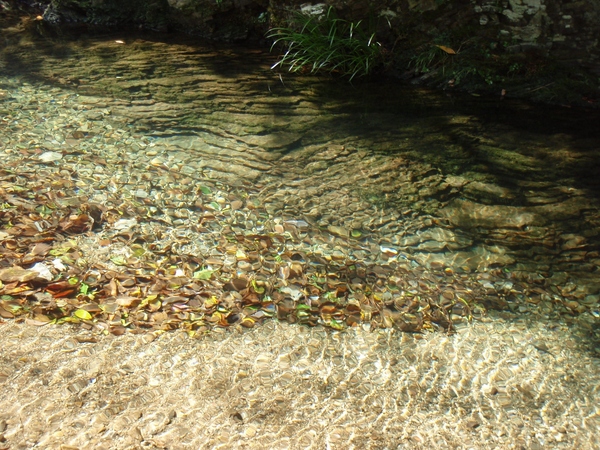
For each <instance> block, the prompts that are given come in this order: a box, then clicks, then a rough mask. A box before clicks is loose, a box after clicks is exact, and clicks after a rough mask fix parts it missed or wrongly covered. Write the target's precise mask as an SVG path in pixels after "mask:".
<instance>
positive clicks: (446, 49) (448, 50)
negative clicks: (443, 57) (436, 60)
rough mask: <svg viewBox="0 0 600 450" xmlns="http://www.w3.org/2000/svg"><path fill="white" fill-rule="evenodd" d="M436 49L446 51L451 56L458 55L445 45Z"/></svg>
mask: <svg viewBox="0 0 600 450" xmlns="http://www.w3.org/2000/svg"><path fill="white" fill-rule="evenodd" d="M436 47H437V48H439V49H440V50H443V51H445V52H446V53H448V54H449V55H456V52H455V51H454V50H453V49H451V48H450V47H446V46H445V45H436Z"/></svg>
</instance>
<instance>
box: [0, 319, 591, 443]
mask: <svg viewBox="0 0 600 450" xmlns="http://www.w3.org/2000/svg"><path fill="white" fill-rule="evenodd" d="M0 348H1V352H0V448H1V449H25V448H49V449H54V448H56V449H75V448H80V449H87V448H93V449H137V448H142V449H162V448H168V449H180V448H181V449H187V448H197V449H204V448H207V449H208V448H210V449H213V448H222V449H229V448H243V449H262V448H265V449H267V448H268V449H300V448H302V449H351V448H355V449H409V448H410V449H413V448H414V449H421V448H422V449H427V448H459V449H462V448H464V449H467V448H482V449H483V448H490V449H491V448H494V449H497V448H502V449H504V448H517V449H520V448H527V449H535V448H539V449H543V448H568V449H572V448H578V449H592V448H600V447H599V446H598V444H597V443H594V442H597V440H596V439H597V437H598V433H599V431H600V403H599V401H598V400H599V398H600V395H599V391H600V383H599V381H600V371H599V370H598V368H599V367H600V360H599V359H598V358H594V357H593V356H592V355H591V353H589V351H587V350H585V349H584V348H583V347H582V345H581V344H579V343H578V342H577V338H576V337H574V336H573V334H571V332H570V330H569V329H568V328H567V327H566V326H563V325H559V324H554V326H551V325H548V324H543V323H539V322H538V323H533V324H527V323H525V322H523V321H516V322H507V321H504V320H502V319H493V320H492V319H489V318H488V319H487V321H486V322H477V323H473V324H470V325H463V326H461V327H460V328H459V329H458V332H457V333H456V334H454V335H450V336H448V335H445V334H441V333H432V334H425V335H410V334H403V333H400V332H397V331H394V330H377V331H374V332H369V331H365V330H363V329H352V330H349V331H346V332H342V333H340V332H332V331H328V330H324V329H322V328H318V327H317V328H306V327H303V326H298V325H290V324H287V323H279V322H276V321H270V322H267V323H266V324H265V325H264V326H261V327H258V328H256V329H252V330H249V331H243V332H239V331H236V330H220V331H219V330H217V331H215V332H213V333H211V334H210V335H208V336H205V337H202V338H200V339H191V338H188V337H187V335H185V334H184V333H182V332H173V333H165V334H162V335H160V336H156V335H152V334H139V335H133V334H127V335H124V336H120V337H115V336H98V335H94V334H91V333H90V332H88V331H85V330H82V329H80V328H70V327H66V326H63V327H55V326H44V327H34V326H30V325H27V324H17V323H14V322H4V323H0Z"/></svg>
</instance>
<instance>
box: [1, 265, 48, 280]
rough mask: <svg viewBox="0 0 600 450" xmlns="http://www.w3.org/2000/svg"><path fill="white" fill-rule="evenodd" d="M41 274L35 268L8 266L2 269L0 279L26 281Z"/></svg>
mask: <svg viewBox="0 0 600 450" xmlns="http://www.w3.org/2000/svg"><path fill="white" fill-rule="evenodd" d="M38 275H39V273H38V272H36V271H35V270H27V269H23V268H21V267H18V266H13V267H7V268H6V269H0V281H4V282H6V283H10V282H13V281H18V282H20V283H24V282H26V281H30V280H33V279H34V278H36V277H37V276H38Z"/></svg>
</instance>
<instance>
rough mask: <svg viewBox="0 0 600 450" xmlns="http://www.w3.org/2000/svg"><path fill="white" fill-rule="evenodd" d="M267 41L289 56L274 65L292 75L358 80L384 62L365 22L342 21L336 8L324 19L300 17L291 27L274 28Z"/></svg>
mask: <svg viewBox="0 0 600 450" xmlns="http://www.w3.org/2000/svg"><path fill="white" fill-rule="evenodd" d="M267 37H269V38H270V39H274V42H273V46H272V47H271V49H273V48H274V47H276V46H278V45H281V46H283V48H284V51H285V53H283V55H282V56H281V58H280V59H279V61H278V62H277V63H276V64H274V65H273V67H272V68H273V69H274V68H276V67H287V68H288V70H289V71H290V72H301V73H306V72H310V73H316V72H328V73H338V74H341V75H343V76H349V77H350V80H352V79H353V78H355V77H361V76H365V75H368V74H369V73H371V72H372V71H373V69H374V68H375V67H376V66H377V64H378V63H379V62H380V59H381V54H382V53H381V46H380V44H379V43H378V42H377V41H375V33H369V32H368V31H365V29H364V27H363V26H362V23H361V21H359V22H349V21H347V20H343V19H339V18H338V17H337V16H336V15H335V12H334V11H333V8H331V7H330V8H329V10H328V11H327V14H326V15H325V16H324V17H321V18H319V17H316V16H312V15H306V14H301V13H298V14H296V16H295V19H294V20H293V23H292V24H290V26H289V27H282V28H273V29H271V30H269V32H268V34H267Z"/></svg>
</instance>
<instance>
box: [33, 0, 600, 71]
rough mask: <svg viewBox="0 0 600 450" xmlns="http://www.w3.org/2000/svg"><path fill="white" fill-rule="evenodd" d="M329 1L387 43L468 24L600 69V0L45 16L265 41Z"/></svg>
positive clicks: (56, 0)
mask: <svg viewBox="0 0 600 450" xmlns="http://www.w3.org/2000/svg"><path fill="white" fill-rule="evenodd" d="M329 6H333V7H334V8H335V9H336V11H337V13H338V15H340V17H343V18H346V19H348V20H356V21H358V20H365V18H367V17H369V16H370V17H371V18H374V19H376V20H375V22H376V23H377V24H378V25H377V33H378V38H379V39H380V40H381V41H382V42H394V43H398V42H400V44H401V43H402V42H403V40H404V39H405V37H404V38H403V37H402V36H404V35H403V33H405V34H412V35H414V34H415V33H420V34H422V35H423V36H425V37H426V38H427V40H428V41H429V42H430V41H432V40H434V39H435V38H436V36H437V37H439V36H441V35H443V34H444V33H447V32H448V30H456V29H459V28H465V27H467V28H469V29H470V30H471V32H470V33H471V34H473V32H474V33H475V34H474V36H477V37H479V38H483V39H485V40H487V41H489V43H490V45H492V46H494V45H498V44H499V43H500V44H501V45H502V47H503V48H505V50H506V51H507V52H509V53H511V54H528V53H531V52H536V53H539V54H542V55H548V56H550V57H552V58H554V59H557V60H559V61H562V62H566V63H569V64H572V65H575V66H581V67H584V68H586V69H591V70H592V71H594V72H596V73H600V48H599V45H598V40H597V36H598V35H600V4H599V3H598V2H596V1H593V0H587V1H579V2H575V1H568V0H504V1H502V2H489V1H488V0H473V1H466V0H461V1H454V2H447V1H433V0H410V1H408V2H396V1H391V0H383V1H380V2H377V4H376V5H375V6H373V5H371V4H369V2H367V1H365V0H327V1H323V2H313V3H310V4H308V3H307V2H305V1H304V0H286V1H284V2H276V1H272V0H271V1H269V0H155V1H152V2H147V1H143V0H100V1H91V0H52V1H51V2H50V5H49V7H48V8H47V10H46V12H45V14H44V18H45V20H46V21H48V22H50V23H55V24H65V23H87V24H94V25H100V26H126V25H130V24H134V25H136V26H139V27H142V28H147V29H152V30H160V31H167V30H177V31H183V32H185V33H189V34H194V35H198V36H201V37H204V38H209V39H216V40H220V41H229V42H232V41H241V40H248V39H252V40H261V39H263V38H264V33H265V32H266V31H267V29H268V28H269V27H273V26H282V25H283V26H285V25H287V24H288V23H289V19H290V18H291V17H292V13H291V12H292V11H294V10H303V11H325V10H326V9H327V8H328V7H329ZM415 17H420V18H419V19H418V20H416V21H415V20H414V18H415ZM411 18H412V20H411ZM414 23H418V24H420V25H414ZM407 27H408V28H407ZM415 27H416V28H415ZM394 45H396V44H394ZM398 48H399V47H398Z"/></svg>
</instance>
